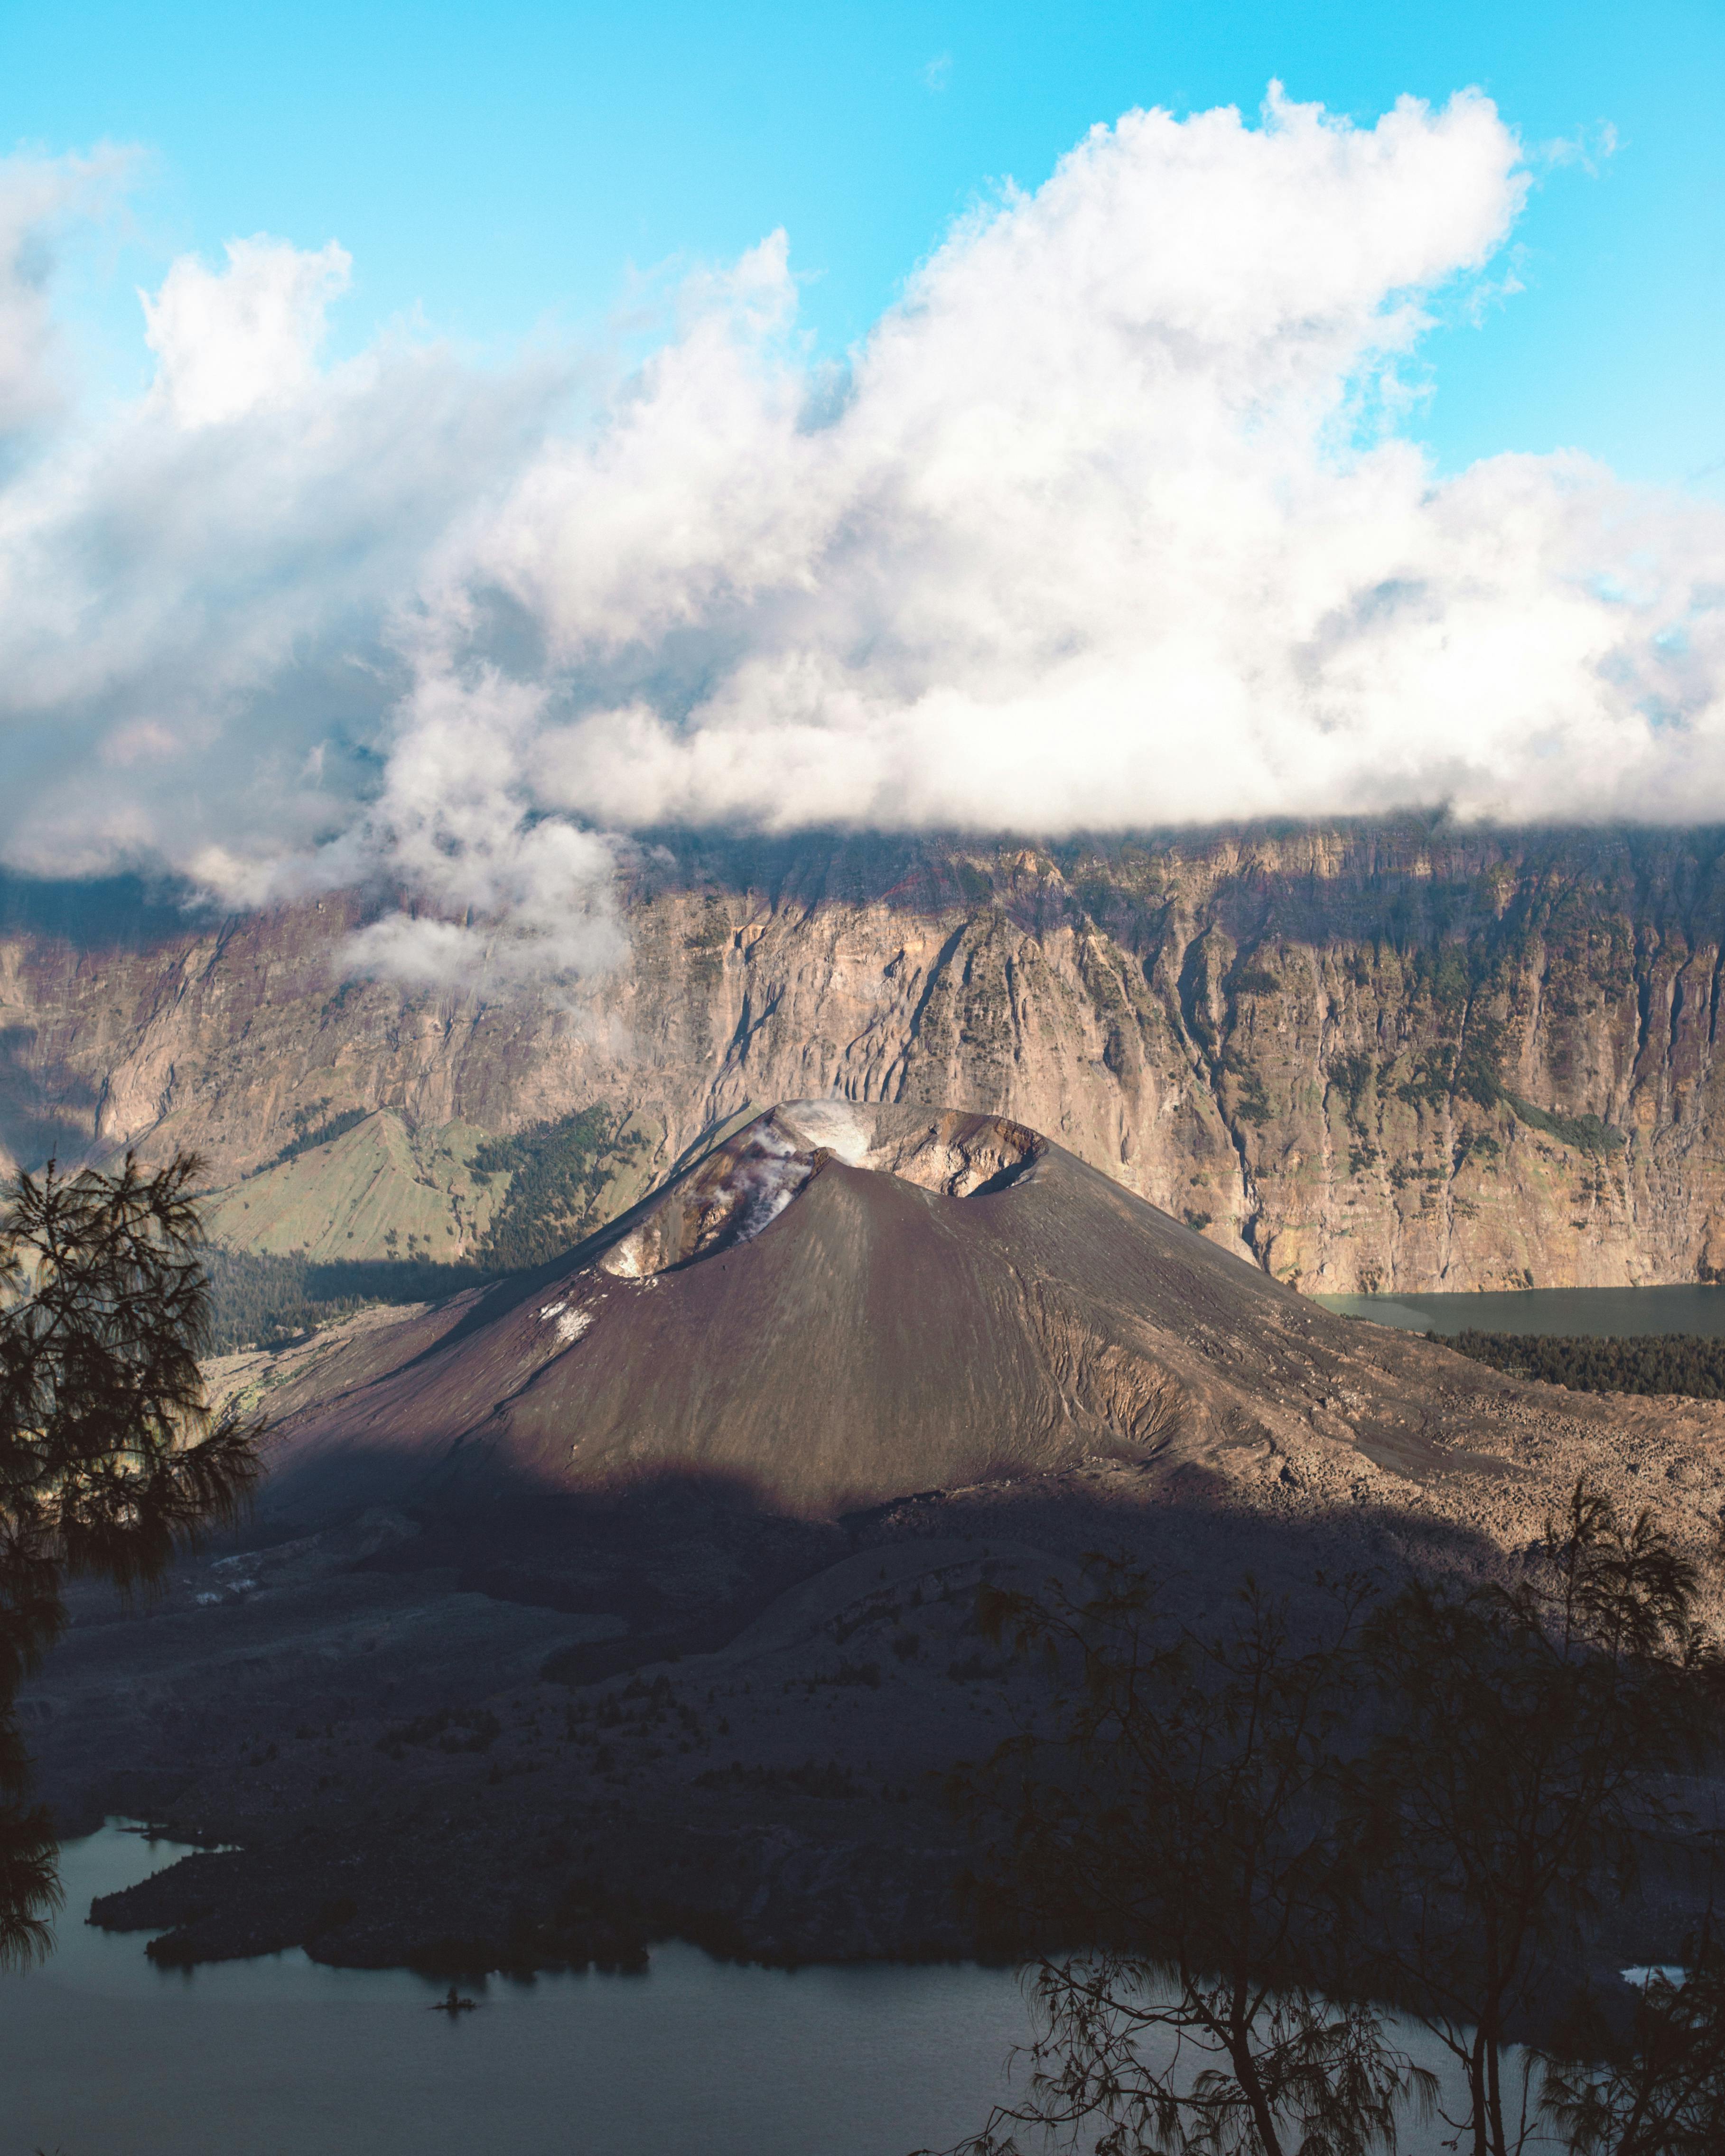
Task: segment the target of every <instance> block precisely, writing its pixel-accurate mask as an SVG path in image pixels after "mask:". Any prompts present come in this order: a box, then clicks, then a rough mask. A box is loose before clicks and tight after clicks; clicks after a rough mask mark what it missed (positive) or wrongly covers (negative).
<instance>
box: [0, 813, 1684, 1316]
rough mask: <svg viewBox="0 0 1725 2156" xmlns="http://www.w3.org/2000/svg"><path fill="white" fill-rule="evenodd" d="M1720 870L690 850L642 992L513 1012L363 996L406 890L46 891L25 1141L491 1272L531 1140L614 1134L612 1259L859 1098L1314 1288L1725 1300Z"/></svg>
mask: <svg viewBox="0 0 1725 2156" xmlns="http://www.w3.org/2000/svg"><path fill="white" fill-rule="evenodd" d="M1722 844H1725V840H1722V838H1721V835H1720V834H1716V833H1708V832H1681V833H1673V832H1659V833H1651V832H1645V833H1635V832H1627V833H1616V834H1613V833H1599V832H1591V833H1579V834H1578V833H1563V832H1541V833H1532V834H1507V833H1494V832H1489V831H1455V830H1450V829H1441V828H1432V827H1430V826H1426V825H1419V824H1411V825H1404V826H1394V827H1389V828H1368V827H1358V826H1348V827H1341V828H1335V829H1276V830H1269V831H1249V832H1235V833H1230V834H1214V835H1211V836H1208V837H1204V836H1191V835H1186V836H1182V837H1178V838H1169V839H1160V840H1157V839H1145V840H1143V841H1141V842H1137V843H1126V842H1118V843H1117V842H1111V843H1109V844H1106V845H1096V846H1086V845H1083V844H1076V843H1075V844H1064V845H1061V846H1059V847H1055V848H1049V847H1046V846H1039V845H1030V844H1018V843H1013V844H1005V843H1002V844H985V845H984V844H956V843H946V842H937V841H934V840H931V839H902V840H901V839H880V838H863V837H858V838H854V839H844V838H838V839H832V838H828V839H823V838H819V837H804V838H798V839H786V840H783V841H766V840H760V841H748V842H745V841H720V840H716V839H715V840H711V841H704V840H701V839H691V838H687V837H683V838H679V839H675V840H674V841H672V842H670V844H666V845H665V846H660V847H656V848H644V849H643V850H642V851H641V853H640V854H639V857H638V858H637V860H635V862H634V865H632V866H631V867H629V869H628V870H626V871H625V872H624V874H623V875H622V877H621V880H620V884H619V906H620V907H621V910H622V917H623V921H624V927H625V928H626V930H627V932H628V937H629V957H628V959H627V961H626V962H624V964H623V965H621V966H620V967H619V968H618V969H617V970H616V971H615V972H614V973H612V974H610V975H609V976H608V977H606V978H602V979H597V980H593V981H589V982H587V983H576V984H551V985H550V986H549V987H548V988H547V992H546V993H542V994H535V995H527V994H524V993H515V994H512V995H508V996H501V997H492V996H490V995H488V994H487V993H485V990H484V988H483V986H480V987H470V988H463V989H460V990H450V991H444V992H434V991H428V990H424V989H417V990H412V991H409V990H406V989H403V988H400V987H398V986H395V985H392V984H388V983H382V982H375V981H365V980H361V979H356V978H349V977H347V975H346V974H345V973H344V970H343V957H342V952H343V945H344V939H345V938H346V937H347V935H348V933H349V932H350V931H351V930H352V928H353V927H354V926H355V925H356V924H357V922H358V921H361V920H362V919H363V918H365V917H367V916H368V915H369V914H370V913H372V912H375V911H376V910H377V907H378V906H380V905H381V904H382V903H383V902H384V901H383V899H382V896H372V897H370V898H366V897H363V896H355V895H351V894H350V895H347V896H338V897H326V898H325V899H323V900H321V901H308V902H306V903H305V904H303V905H301V906H298V907H295V908H290V909H285V910H280V911H269V912H264V913H259V914H254V915H249V916H239V917H234V918H228V919H222V920H216V919H212V918H207V917H205V916H201V915H198V914H197V913H196V912H189V913H188V912H186V911H182V910H181V909H180V908H179V906H177V904H176V903H174V902H172V894H170V895H167V896H160V895H158V896H157V897H155V898H151V896H150V894H148V893H147V892H146V891H144V890H143V889H142V888H141V886H136V885H111V886H107V887H105V888H99V887H93V886H80V887H76V888H74V889H70V890H58V889H54V888H49V887H44V886H31V885H20V884H17V883H13V884H10V885H7V886H6V888H5V891H4V892H3V894H0V930H3V935H0V1142H3V1144H4V1145H5V1147H7V1148H8V1151H9V1153H10V1155H11V1157H12V1158H14V1159H18V1160H23V1161H27V1162H33V1161H36V1160H39V1159H40V1158H43V1157H44V1156H45V1154H46V1153H47V1152H49V1150H50V1149H54V1148H56V1147H57V1148H58V1149H59V1151H60V1152H62V1153H63V1154H66V1155H71V1154H74V1153H81V1152H85V1151H86V1150H88V1149H90V1148H91V1147H95V1149H96V1150H98V1151H102V1150H111V1149H113V1148H115V1147H120V1146H122V1145H126V1144H134V1145H136V1146H137V1147H139V1148H140V1149H141V1151H142V1152H144V1154H145V1155H146V1158H157V1157H159V1156H161V1155H162V1154H164V1153H165V1152H167V1151H169V1150H170V1149H171V1148H172V1147H174V1146H175V1145H180V1144H187V1145H196V1146H198V1147H199V1148H200V1149H202V1150H203V1152H206V1154H207V1155H208V1158H209V1161H210V1163H211V1169H212V1175H213V1181H214V1183H216V1184H217V1185H218V1186H219V1187H220V1189H221V1192H222V1197H221V1201H220V1204H219V1207H218V1214H217V1221H216V1225H217V1232H218V1235H219V1237H220V1238H221V1239H222V1240H224V1241H227V1242H228V1243H231V1244H233V1245H235V1246H237V1247H240V1248H245V1249H253V1250H276V1251H285V1250H306V1251H309V1252H311V1253H312V1254H313V1255H317V1256H320V1257H321V1258H326V1259H328V1258H341V1257H352V1258H372V1259H383V1258H386V1257H401V1256H405V1255H413V1256H414V1257H415V1258H418V1259H424V1258H427V1257H431V1258H435V1259H438V1260H457V1259H462V1258H467V1257H471V1256H473V1255H481V1256H482V1255H485V1250H487V1248H488V1247H490V1246H489V1245H488V1244H487V1238H488V1237H490V1236H491V1235H493V1232H494V1223H495V1219H496V1218H497V1216H498V1214H499V1210H500V1209H501V1208H505V1207H506V1205H507V1203H508V1198H509V1192H510V1189H511V1177H512V1176H515V1175H516V1174H517V1172H518V1171H517V1169H516V1168H511V1167H510V1166H508V1165H502V1166H494V1167H492V1168H489V1169H487V1168H483V1167H480V1168H476V1167H475V1162H476V1160H478V1159H479V1158H480V1148H481V1147H483V1146H484V1144H485V1142H486V1141H487V1139H488V1138H495V1137H496V1136H497V1135H498V1134H500V1133H502V1134H507V1133H511V1132H522V1131H531V1130H533V1129H536V1128H537V1127H541V1126H544V1125H547V1124H549V1125H553V1126H555V1125H557V1123H558V1122H559V1121H560V1120H566V1119H568V1118H572V1117H577V1116H581V1115H583V1114H586V1115H587V1116H588V1117H589V1119H590V1121H589V1123H588V1125H586V1126H583V1129H585V1130H588V1132H589V1133H590V1134H591V1142H590V1143H589V1144H588V1152H587V1153H586V1154H585V1155H583V1161H584V1163H585V1165H584V1167H583V1176H584V1177H585V1181H584V1183H583V1184H582V1187H581V1189H580V1191H579V1192H578V1193H576V1196H575V1197H574V1198H572V1199H570V1200H569V1204H568V1206H567V1222H566V1225H567V1229H568V1231H569V1232H568V1233H567V1236H566V1238H565V1240H569V1241H572V1240H575V1239H576V1236H577V1235H578V1233H580V1232H582V1231H583V1230H584V1229H588V1228H590V1227H592V1226H593V1225H595V1224H598V1220H599V1219H603V1218H604V1217H605V1216H606V1215H607V1214H608V1213H610V1212H613V1211H615V1210H616V1209H619V1207H620V1206H621V1205H622V1204H626V1203H628V1202H629V1201H630V1200H631V1199H634V1197H636V1196H638V1195H639V1193H640V1192H641V1191H642V1190H643V1189H644V1188H646V1187H647V1186H648V1185H649V1183H651V1182H652V1181H654V1180H655V1179H656V1178H658V1177H659V1176H660V1175H662V1174H663V1173H665V1171H666V1170H667V1169H668V1168H670V1166H671V1165H672V1164H673V1163H675V1162H676V1161H677V1160H678V1159H680V1158H683V1157H684V1156H685V1154H686V1153H687V1152H688V1151H689V1149H690V1148H691V1147H692V1146H693V1145H694V1144H695V1143H696V1141H697V1140H699V1139H700V1138H701V1137H703V1136H704V1134H706V1132H710V1131H711V1129H712V1128H714V1127H716V1126H717V1125H719V1124H720V1123H721V1122H723V1121H724V1120H725V1119H726V1118H727V1117H729V1116H732V1115H733V1114H734V1113H735V1112H736V1111H738V1110H739V1109H741V1108H742V1107H743V1106H745V1105H747V1104H748V1103H750V1102H753V1103H756V1104H764V1103H766V1102H768V1101H773V1100H776V1099H784V1098H801V1097H808V1096H814V1095H821V1094H827V1093H833V1092H837V1093H840V1094H844V1095H845V1096H850V1097H851V1098H854V1099H857V1100H868V1101H924V1102H931V1103H936V1104H939V1103H945V1102H960V1103H963V1105H965V1106H968V1107H971V1108H974V1109H978V1110H981V1111H989V1112H995V1113H999V1114H1003V1115H1005V1116H1010V1117H1013V1118H1014V1119H1016V1120H1018V1121H1019V1122H1024V1123H1026V1124H1029V1125H1030V1126H1031V1127H1034V1128H1036V1129H1039V1130H1042V1131H1045V1132H1048V1133H1049V1134H1050V1136H1051V1137H1055V1138H1057V1139H1058V1140H1059V1141H1060V1143H1061V1144H1063V1145H1065V1146H1066V1147H1069V1148H1070V1150H1071V1151H1072V1152H1075V1153H1076V1154H1077V1155H1078V1156H1079V1157H1080V1158H1082V1159H1084V1160H1086V1161H1087V1162H1089V1163H1091V1165H1093V1166H1095V1167H1096V1168H1101V1169H1102V1170H1103V1171H1104V1172H1105V1173H1107V1174H1109V1175H1110V1176H1111V1177H1113V1178H1117V1180H1118V1181H1120V1182H1122V1183H1124V1184H1125V1185H1126V1186H1127V1188H1129V1189H1132V1190H1133V1191H1136V1192H1137V1193H1139V1194H1140V1195H1142V1196H1144V1197H1147V1198H1149V1199H1153V1201H1154V1202H1155V1203H1156V1204H1159V1205H1161V1206H1163V1207H1164V1208H1166V1209H1168V1210H1169V1211H1170V1212H1172V1213H1173V1214H1175V1216H1176V1217H1177V1218H1181V1219H1186V1220H1188V1221H1189V1222H1190V1223H1192V1224H1194V1226H1196V1227H1198V1228H1199V1229H1201V1231H1202V1232H1203V1233H1204V1234H1205V1235H1208V1236H1209V1237H1210V1238H1211V1240H1214V1241H1215V1242H1217V1243H1219V1244H1220V1245H1222V1246H1223V1247H1224V1248H1225V1249H1228V1250H1234V1251H1236V1252H1238V1253H1240V1254H1242V1255H1247V1256H1249V1257H1250V1258H1251V1259H1252V1260H1253V1261H1254V1262H1255V1263H1257V1264H1259V1265H1261V1266H1262V1267H1264V1268H1265V1269H1266V1270H1268V1271H1270V1272H1271V1273H1272V1274H1273V1275H1274V1276H1276V1277H1277V1278H1279V1279H1281V1280H1285V1281H1291V1282H1294V1283H1296V1284H1297V1285H1298V1286H1300V1287H1301V1288H1302V1289H1305V1290H1307V1291H1353V1290H1370V1289H1385V1290H1387V1289H1393V1288H1400V1289H1406V1290H1416V1289H1422V1288H1423V1289H1431V1288H1445V1287H1446V1288H1467V1287H1476V1286H1494V1287H1502V1286H1522V1285H1527V1284H1538V1285H1540V1286H1572V1285H1580V1286H1586V1285H1599V1284H1611V1283H1622V1282H1625V1281H1692V1280H1696V1279H1703V1280H1710V1279H1712V1278H1714V1277H1716V1276H1717V1275H1718V1273H1719V1272H1720V1270H1721V1269H1722V1268H1725V1168H1722V1155H1721V1143H1720V1139H1721V1132H1722V1117H1725V1068H1722V1063H1721V1059H1720V1056H1719V1054H1718V1047H1717V1034H1718V1029H1719V1001H1720V993H1719V990H1720V978H1721V975H1720V965H1721V951H1722V945H1725V878H1722V873H1721V847H1722ZM596 1111H602V1114H601V1116H600V1122H598V1123H594V1122H592V1121H591V1119H592V1118H593V1116H594V1115H595V1112H596ZM285 1153H290V1157H289V1158H283V1156H284V1154H285ZM272 1163H273V1164H272Z"/></svg>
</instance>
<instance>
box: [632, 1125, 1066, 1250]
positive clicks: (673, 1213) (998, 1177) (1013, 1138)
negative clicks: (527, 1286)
mask: <svg viewBox="0 0 1725 2156" xmlns="http://www.w3.org/2000/svg"><path fill="white" fill-rule="evenodd" d="M1046 1150H1047V1146H1046V1142H1045V1140H1044V1139H1042V1138H1040V1137H1038V1135H1037V1134H1036V1132H1034V1131H1032V1130H1028V1129H1026V1128H1025V1127H1024V1125H1023V1124H1022V1123H1014V1122H1009V1121H1008V1120H1007V1119H1006V1118H1005V1117H1004V1116H979V1115H968V1114H966V1113H964V1112H963V1111H961V1110H958V1109H953V1108H946V1109H934V1110H931V1109H928V1108H926V1107H909V1106H880V1105H877V1104H875V1103H871V1102H867V1101H786V1102H784V1103H782V1104H781V1105H780V1106H778V1107H776V1108H770V1109H768V1111H767V1113H766V1114H765V1115H763V1116H757V1117H756V1119H755V1121H754V1122H752V1123H749V1124H747V1125H745V1127H743V1128H742V1130H741V1131H738V1132H736V1133H735V1134H734V1135H733V1136H732V1137H729V1138H726V1140H725V1141H724V1142H723V1143H722V1144H721V1145H718V1146H716V1147H714V1148H713V1150H712V1151H711V1152H710V1153H708V1154H707V1155H706V1158H704V1159H702V1160H701V1161H699V1162H697V1163H696V1165H695V1166H694V1167H693V1168H691V1169H690V1171H689V1172H688V1173H687V1174H686V1175H684V1176H681V1177H680V1178H678V1180H677V1181H676V1182H675V1183H673V1184H672V1185H671V1187H670V1188H669V1189H668V1190H667V1191H666V1192H665V1193H664V1195H663V1196H662V1197H661V1198H660V1199H659V1200H658V1202H657V1203H656V1204H654V1205H653V1207H652V1208H651V1209H650V1210H649V1212H648V1213H647V1214H645V1216H644V1218H643V1219H639V1220H637V1221H636V1222H635V1224H634V1225H633V1226H632V1227H631V1228H629V1229H628V1230H627V1232H626V1233H624V1235H620V1236H619V1238H618V1239H617V1240H616V1241H615V1242H614V1243H613V1244H612V1245H610V1246H609V1248H608V1250H605V1251H604V1253H603V1255H601V1257H600V1258H599V1260H598V1265H599V1267H600V1270H602V1271H604V1272H607V1273H609V1274H610V1275H612V1276H613V1277H614V1278H616V1279H619V1280H648V1279H650V1278H652V1277H653V1276H655V1275H657V1274H660V1273H665V1272H670V1271H673V1270H675V1269H676V1268H677V1267H678V1266H680V1265H691V1264H693V1263H694V1262H695V1261H696V1260H697V1259H700V1258H708V1257H712V1256H714V1255H716V1254H717V1253H718V1252H719V1251H721V1250H729V1249H731V1248H732V1247H734V1246H735V1245H737V1244H739V1243H747V1242H750V1241H752V1240H753V1239H754V1238H755V1237H756V1236H757V1235H759V1234H760V1233H761V1231H762V1229H763V1228H766V1227H768V1226H770V1225H771V1224H772V1223H773V1221H774V1220H776V1219H778V1216H779V1214H781V1213H783V1211H784V1209H785V1208H786V1207H787V1206H788V1205H789V1204H791V1203H792V1202H793V1200H794V1199H797V1198H798V1197H799V1196H800V1195H801V1193H803V1190H804V1189H805V1188H807V1187H808V1184H809V1181H810V1179H811V1178H813V1177H814V1176H815V1175H817V1174H818V1173H819V1172H820V1169H821V1168H823V1166H824V1164H825V1163H827V1162H828V1161H829V1160H837V1161H842V1162H843V1163H844V1164H845V1166H846V1167H847V1168H864V1169H866V1170H868V1171H869V1172H870V1173H875V1174H881V1175H896V1176H897V1177H898V1178H900V1179H901V1181H903V1182H906V1183H915V1184H916V1186H917V1187H918V1188H920V1189H923V1190H930V1191H934V1192H936V1193H938V1194H939V1195H940V1196H942V1197H944V1198H986V1197H992V1196H993V1195H994V1194H995V1193H998V1192H999V1191H1003V1190H1006V1189H1009V1188H1011V1187H1012V1185H1013V1184H1014V1183H1021V1182H1023V1181H1024V1180H1026V1179H1027V1178H1029V1177H1031V1176H1032V1175H1034V1172H1035V1168H1036V1165H1037V1163H1038V1162H1039V1161H1040V1159H1041V1158H1042V1157H1043V1155H1044V1153H1045V1152H1046Z"/></svg>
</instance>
